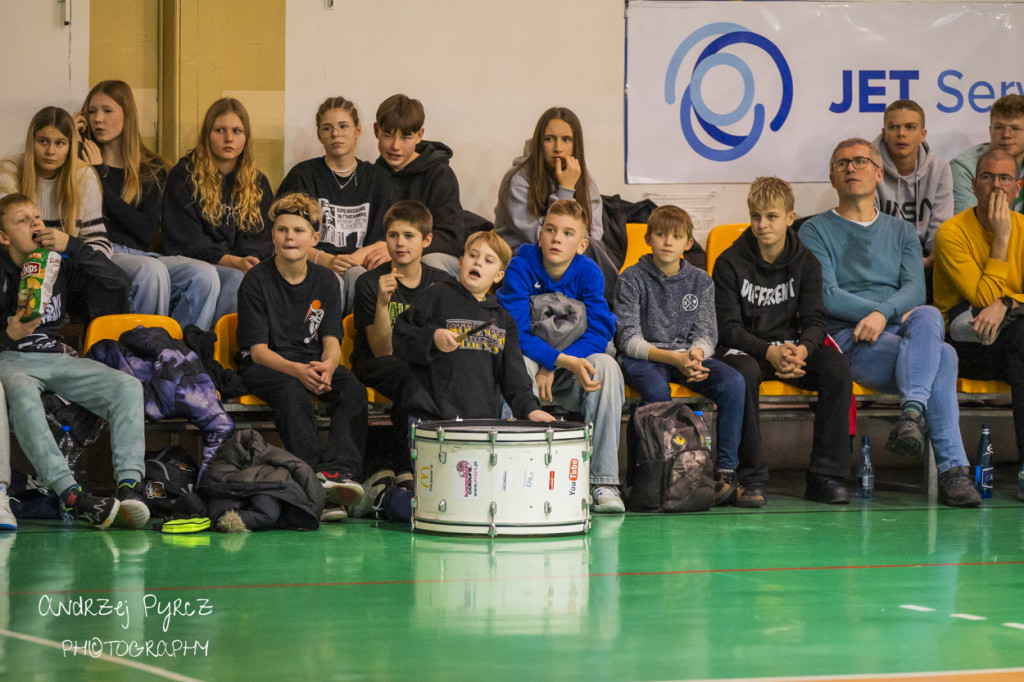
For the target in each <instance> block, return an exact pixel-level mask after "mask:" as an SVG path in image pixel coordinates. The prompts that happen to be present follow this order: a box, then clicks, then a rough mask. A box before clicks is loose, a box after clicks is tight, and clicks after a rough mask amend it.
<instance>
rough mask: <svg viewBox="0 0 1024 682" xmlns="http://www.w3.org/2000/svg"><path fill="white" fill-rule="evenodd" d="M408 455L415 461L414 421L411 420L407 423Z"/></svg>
mask: <svg viewBox="0 0 1024 682" xmlns="http://www.w3.org/2000/svg"><path fill="white" fill-rule="evenodd" d="M409 443H410V447H409V457H410V459H412V461H414V462H415V461H416V423H415V422H413V423H412V424H410V425H409Z"/></svg>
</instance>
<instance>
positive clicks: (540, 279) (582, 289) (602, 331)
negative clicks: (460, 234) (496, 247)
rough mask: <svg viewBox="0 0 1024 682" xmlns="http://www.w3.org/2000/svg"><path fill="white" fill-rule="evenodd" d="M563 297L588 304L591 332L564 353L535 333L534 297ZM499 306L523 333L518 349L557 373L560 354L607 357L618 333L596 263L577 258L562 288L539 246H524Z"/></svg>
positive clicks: (508, 273)
mask: <svg viewBox="0 0 1024 682" xmlns="http://www.w3.org/2000/svg"><path fill="white" fill-rule="evenodd" d="M552 292H561V293H563V294H565V295H566V296H568V297H569V298H575V299H577V300H579V301H583V304H584V305H585V306H586V307H587V331H586V332H584V333H583V336H581V337H580V338H578V339H576V340H575V341H574V342H573V343H572V344H571V345H570V346H569V347H568V348H566V349H565V350H562V351H559V350H556V349H554V348H552V347H551V346H550V345H549V344H548V343H547V342H546V341H544V340H543V339H540V338H538V337H536V336H534V335H533V333H532V331H531V329H530V297H531V296H535V295H537V294H548V293H552ZM498 302H499V303H501V305H502V306H503V307H504V308H505V310H507V311H508V313H509V315H511V316H512V319H514V320H515V321H516V326H517V327H518V328H519V346H520V348H522V349H523V355H525V356H526V357H528V358H530V359H531V360H533V361H534V362H537V363H538V364H540V365H541V366H543V367H545V368H547V369H550V370H553V369H554V368H555V360H557V359H558V355H559V353H565V354H566V355H571V356H574V357H577V358H585V357H587V356H588V355H593V354H594V353H603V352H605V350H607V348H608V344H609V342H610V341H611V340H612V335H613V334H614V333H615V315H614V314H613V313H612V311H611V309H609V307H608V302H607V301H606V300H605V298H604V277H603V276H602V275H601V268H599V267H598V265H597V263H595V262H594V261H592V260H591V259H589V258H587V257H586V256H580V255H577V256H575V257H574V258H573V259H572V262H571V263H569V268H568V269H567V270H566V271H565V274H564V275H562V278H561V279H559V280H558V281H557V282H556V281H554V280H553V279H551V276H550V275H549V274H548V272H547V270H545V269H544V260H543V253H542V252H541V250H540V247H539V246H537V245H535V244H523V245H522V246H521V247H519V252H518V253H517V254H516V257H515V258H513V259H512V262H511V263H509V265H508V269H506V270H505V279H504V280H503V281H502V285H501V289H499V290H498Z"/></svg>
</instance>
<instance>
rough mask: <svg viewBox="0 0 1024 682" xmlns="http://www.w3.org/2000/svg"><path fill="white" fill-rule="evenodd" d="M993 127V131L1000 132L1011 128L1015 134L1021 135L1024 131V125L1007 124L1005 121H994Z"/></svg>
mask: <svg viewBox="0 0 1024 682" xmlns="http://www.w3.org/2000/svg"><path fill="white" fill-rule="evenodd" d="M991 128H992V132H993V133H999V134H1002V133H1003V132H1004V131H1007V130H1009V131H1010V132H1011V133H1013V134H1014V135H1020V134H1021V133H1024V126H1021V125H1006V124H1005V123H993V124H992V126H991Z"/></svg>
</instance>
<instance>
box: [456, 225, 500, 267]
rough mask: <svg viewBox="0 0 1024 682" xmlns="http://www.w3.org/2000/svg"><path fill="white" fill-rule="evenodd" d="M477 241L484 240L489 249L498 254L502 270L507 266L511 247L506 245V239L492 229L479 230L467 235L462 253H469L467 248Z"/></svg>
mask: <svg viewBox="0 0 1024 682" xmlns="http://www.w3.org/2000/svg"><path fill="white" fill-rule="evenodd" d="M477 242H485V243H486V244H487V246H489V247H491V250H492V251H494V253H495V254H496V255H497V256H498V260H500V261H501V269H502V270H504V269H505V268H507V267H508V264H509V261H511V260H512V247H510V246H509V245H508V242H507V241H505V240H504V239H502V238H501V237H499V236H498V235H497V234H495V232H494V230H480V231H479V232H474V233H473V234H471V235H469V239H467V240H466V248H465V249H463V255H465V254H467V253H469V249H470V248H471V247H472V246H473V244H476V243H477Z"/></svg>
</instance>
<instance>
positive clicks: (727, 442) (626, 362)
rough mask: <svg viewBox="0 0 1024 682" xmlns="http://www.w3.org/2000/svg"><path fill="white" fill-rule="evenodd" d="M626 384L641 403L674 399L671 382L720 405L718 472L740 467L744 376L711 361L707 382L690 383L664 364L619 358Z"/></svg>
mask: <svg viewBox="0 0 1024 682" xmlns="http://www.w3.org/2000/svg"><path fill="white" fill-rule="evenodd" d="M619 364H621V365H622V374H623V375H624V376H625V378H626V383H627V384H629V385H630V386H632V387H633V389H634V390H636V391H637V392H639V393H640V396H641V404H642V405H646V404H647V403H660V402H664V401H666V400H671V399H672V391H671V389H670V388H669V385H668V382H669V381H672V382H675V383H677V384H683V385H684V386H686V387H687V388H688V389H690V390H691V391H695V392H697V393H699V394H700V395H702V396H704V397H705V398H707V399H708V400H712V401H714V403H715V404H716V405H718V420H717V422H718V423H717V424H716V429H715V430H716V436H717V439H716V440H717V442H718V457H717V459H716V461H715V466H716V467H717V468H718V469H730V470H733V469H736V467H737V466H738V464H739V446H740V437H741V435H742V429H743V409H744V408H743V392H744V383H743V377H742V376H741V375H740V373H739V372H737V371H736V370H734V369H733V368H732V367H729V366H728V365H726V364H725V363H724V362H722V361H721V360H716V359H715V358H708V359H707V360H705V361H704V366H705V367H707V368H708V378H707V379H704V380H703V381H687V379H686V377H684V376H683V373H682V372H680V371H679V370H678V369H676V368H675V367H672V366H671V365H663V364H661V363H660V362H651V361H649V360H638V359H636V358H627V357H625V356H623V357H620V358H619Z"/></svg>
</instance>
